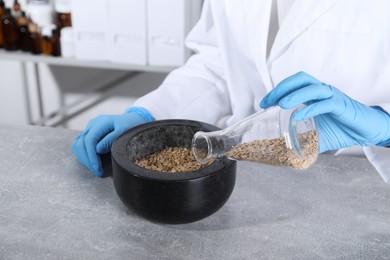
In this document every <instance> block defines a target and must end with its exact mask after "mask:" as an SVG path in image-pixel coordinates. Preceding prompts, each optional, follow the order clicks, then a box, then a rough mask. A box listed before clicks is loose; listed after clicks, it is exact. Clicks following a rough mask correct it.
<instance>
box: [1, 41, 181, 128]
mask: <svg viewBox="0 0 390 260" xmlns="http://www.w3.org/2000/svg"><path fill="white" fill-rule="evenodd" d="M2 60H10V61H19V62H20V63H21V65H22V66H21V68H22V81H23V85H24V92H25V96H26V102H27V111H28V115H27V116H28V122H29V124H32V125H46V126H57V125H59V124H61V123H63V122H66V121H67V120H69V119H71V118H73V117H75V116H77V115H78V114H80V113H82V112H83V111H85V110H87V109H89V108H91V107H93V106H95V105H97V104H99V103H100V102H101V101H103V100H105V99H106V98H107V93H108V92H109V90H110V89H112V88H114V87H115V86H118V85H120V84H121V83H123V82H125V81H127V80H129V79H131V78H133V77H134V76H136V75H137V74H139V73H144V72H152V73H169V72H170V71H172V70H173V69H175V68H176V67H171V66H148V65H146V66H142V65H132V64H120V63H113V62H110V61H94V60H80V59H76V58H64V57H52V56H45V55H42V54H40V55H34V54H30V53H26V52H22V51H20V50H18V51H6V50H4V49H2V50H0V61H2ZM28 63H31V64H33V66H32V67H31V68H32V70H33V75H34V78H33V81H35V88H36V93H37V104H38V110H39V112H38V113H39V118H38V119H35V120H33V118H32V115H31V111H32V104H31V102H30V98H31V94H30V90H29V89H30V87H29V80H28V79H27V67H26V64H28ZM39 64H45V65H48V66H66V67H75V68H92V69H105V70H121V71H124V72H125V73H124V75H121V76H119V77H118V78H115V79H113V80H112V81H110V82H108V83H106V84H105V85H103V86H102V87H101V88H100V89H99V93H100V94H99V97H97V98H96V97H93V98H88V97H86V98H84V97H82V98H80V100H77V101H75V102H74V103H72V104H69V105H65V104H61V105H60V108H59V109H58V110H57V111H54V112H52V113H50V114H47V113H46V112H45V109H44V105H43V97H42V95H43V93H42V91H43V90H42V88H41V79H40V73H39ZM63 95H64V94H63V93H60V99H61V100H62V101H61V103H63V102H64V101H63V100H64V97H63ZM80 104H81V105H80Z"/></svg>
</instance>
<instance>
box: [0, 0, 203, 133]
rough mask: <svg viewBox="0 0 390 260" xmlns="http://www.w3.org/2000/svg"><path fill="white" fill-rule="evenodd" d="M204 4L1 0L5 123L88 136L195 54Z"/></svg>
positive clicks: (0, 96) (0, 90)
mask: <svg viewBox="0 0 390 260" xmlns="http://www.w3.org/2000/svg"><path fill="white" fill-rule="evenodd" d="M201 7H202V0H191V1H189V0H82V1H79V0H0V15H1V25H0V82H1V84H0V122H1V123H9V124H34V125H44V126H53V127H66V128H70V129H79V130H81V129H83V128H84V127H85V125H86V124H87V122H88V121H89V120H90V119H92V118H93V117H95V116H97V115H99V114H116V113H122V112H123V111H124V110H125V109H126V108H128V107H130V106H131V105H132V104H133V103H134V101H135V100H136V99H137V98H138V97H140V96H142V95H144V94H146V93H148V92H150V91H152V90H154V89H155V88H157V87H158V86H159V85H160V84H161V82H162V81H163V80H164V78H165V77H166V75H167V74H168V73H169V72H170V71H171V70H173V69H175V68H177V67H179V66H181V65H182V64H184V63H185V61H186V60H187V59H188V57H189V56H190V55H191V52H190V51H189V50H188V49H186V48H185V46H184V39H185V37H186V35H187V34H188V32H189V31H190V29H191V28H192V27H193V25H194V24H195V23H196V22H197V20H198V19H199V16H200V11H201Z"/></svg>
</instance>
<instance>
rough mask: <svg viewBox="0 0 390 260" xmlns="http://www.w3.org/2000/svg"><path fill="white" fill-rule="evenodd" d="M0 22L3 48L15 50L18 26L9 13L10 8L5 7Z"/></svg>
mask: <svg viewBox="0 0 390 260" xmlns="http://www.w3.org/2000/svg"><path fill="white" fill-rule="evenodd" d="M1 22H2V24H3V32H4V48H5V49H6V50H9V51H14V50H17V49H18V41H19V34H18V27H17V25H16V21H15V19H14V18H13V17H12V15H11V9H10V8H6V9H5V14H4V15H3V16H2V18H1Z"/></svg>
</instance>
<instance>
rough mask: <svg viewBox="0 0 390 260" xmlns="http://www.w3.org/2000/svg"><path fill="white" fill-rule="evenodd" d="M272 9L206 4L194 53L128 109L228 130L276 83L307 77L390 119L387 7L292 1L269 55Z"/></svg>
mask: <svg viewBox="0 0 390 260" xmlns="http://www.w3.org/2000/svg"><path fill="white" fill-rule="evenodd" d="M271 4H272V1H271V0H261V1H260V0H206V1H205V3H204V6H203V12H202V15H201V18H200V20H199V22H198V23H197V25H196V26H195V27H194V28H193V30H192V31H191V33H190V34H189V36H188V37H187V42H186V43H187V46H188V47H189V48H191V49H193V50H194V51H195V52H196V54H195V55H193V56H192V57H191V58H190V59H189V60H188V62H187V63H186V65H184V66H183V67H181V68H179V69H177V70H175V71H173V72H172V73H170V75H169V76H168V77H167V78H166V79H165V81H164V82H163V83H162V85H161V86H160V87H159V88H158V89H157V90H155V91H153V92H151V93H149V94H147V95H146V96H144V97H141V98H140V99H139V100H137V101H136V103H135V104H134V105H135V106H142V107H145V108H146V109H148V110H149V111H150V112H151V113H152V114H153V115H154V116H155V118H156V119H166V118H187V119H194V120H200V121H205V122H209V123H212V124H216V125H218V126H220V127H226V126H228V125H231V124H232V123H235V122H237V121H239V120H241V119H243V118H245V117H247V116H249V115H250V114H252V113H254V112H255V111H257V110H259V109H260V108H259V102H260V101H261V99H262V97H263V96H264V95H265V94H266V93H267V92H269V91H270V90H271V89H272V88H273V87H274V86H275V85H276V84H277V83H278V82H280V81H281V80H283V79H284V78H286V77H288V76H291V75H292V74H294V73H296V72H298V71H305V72H307V73H309V74H311V75H312V76H314V77H316V78H317V79H319V80H321V81H322V82H325V83H327V84H331V85H333V86H335V87H337V88H339V89H340V90H341V91H343V92H345V93H346V94H348V95H349V96H350V97H352V98H354V99H356V100H358V101H360V102H361V103H364V104H367V105H380V106H382V107H383V108H384V109H385V110H386V111H388V112H390V91H389V89H390V16H389V14H388V12H389V10H390V1H388V0H321V1H318V0H295V2H294V4H293V5H292V6H291V9H290V10H289V12H288V13H287V16H286V17H285V18H284V21H283V23H282V24H281V26H280V29H279V32H278V34H277V36H276V38H275V41H274V44H273V46H272V48H271V50H270V54H269V55H267V36H268V29H269V20H270V13H271ZM383 149H386V148H383ZM366 150H370V149H366ZM389 161H390V160H389Z"/></svg>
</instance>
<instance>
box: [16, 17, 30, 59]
mask: <svg viewBox="0 0 390 260" xmlns="http://www.w3.org/2000/svg"><path fill="white" fill-rule="evenodd" d="M17 22H18V31H19V48H20V49H21V50H22V51H28V52H29V51H31V38H30V31H29V30H28V23H29V20H28V19H27V17H26V14H25V12H23V11H22V12H21V15H20V17H19V18H18V20H17Z"/></svg>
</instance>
